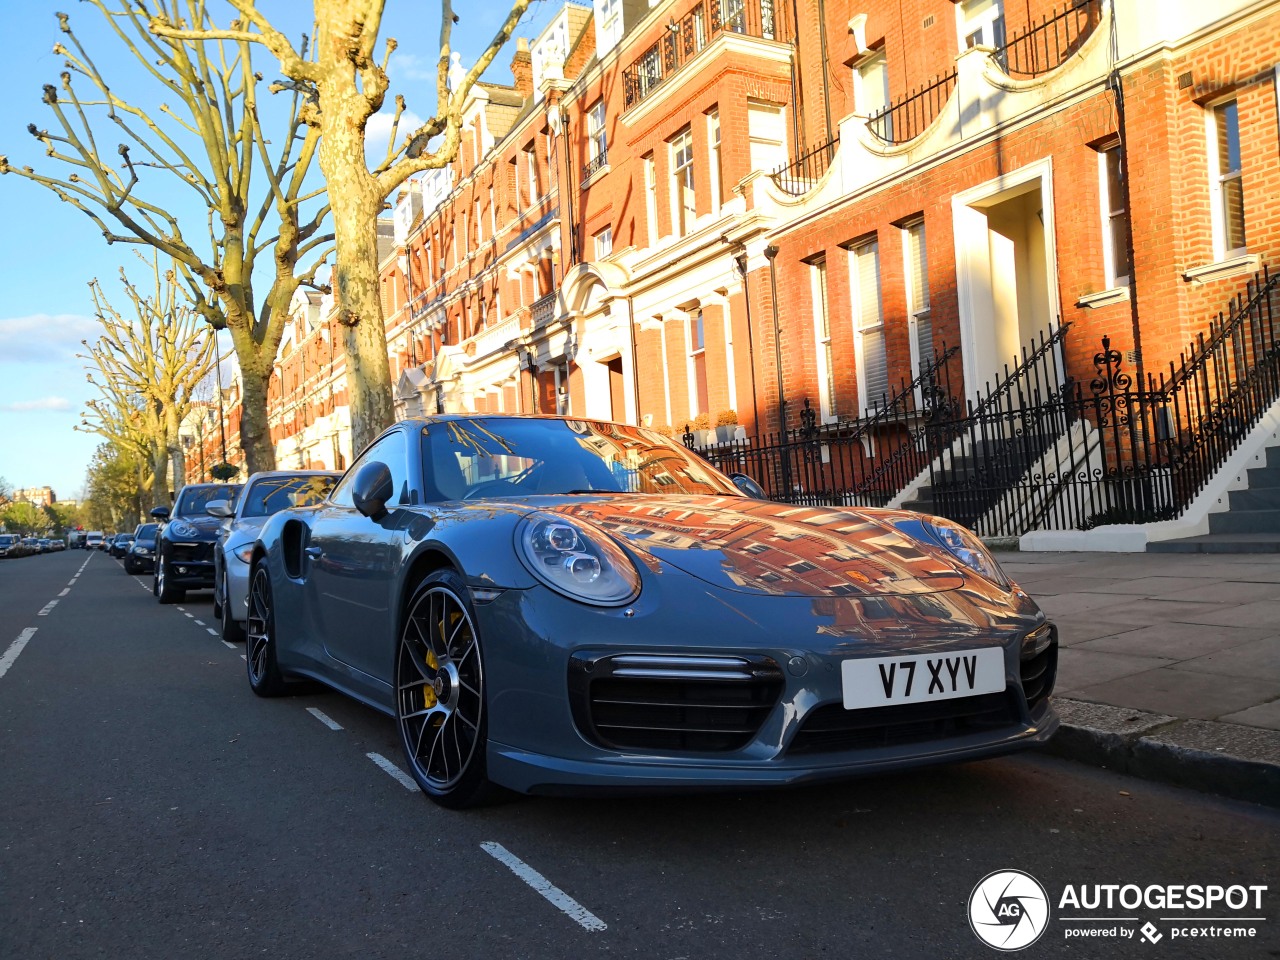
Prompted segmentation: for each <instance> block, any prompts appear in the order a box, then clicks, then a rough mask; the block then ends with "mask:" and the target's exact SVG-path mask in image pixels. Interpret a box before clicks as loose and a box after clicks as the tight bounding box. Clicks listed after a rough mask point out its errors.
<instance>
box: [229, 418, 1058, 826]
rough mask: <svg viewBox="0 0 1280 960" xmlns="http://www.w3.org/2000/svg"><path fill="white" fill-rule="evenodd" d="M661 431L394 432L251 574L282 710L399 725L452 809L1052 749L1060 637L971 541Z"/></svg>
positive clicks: (563, 422)
mask: <svg viewBox="0 0 1280 960" xmlns="http://www.w3.org/2000/svg"><path fill="white" fill-rule="evenodd" d="M750 489H755V490H758V487H756V488H752V487H751V486H750V485H749V484H748V482H747V478H745V477H741V478H735V477H727V476H725V475H724V474H722V473H720V472H719V471H718V470H716V469H715V468H713V467H712V466H711V465H710V464H708V463H706V462H705V461H703V460H701V459H700V458H698V457H697V456H696V455H694V454H693V453H691V452H690V451H689V450H687V449H685V448H684V446H683V445H681V444H679V443H676V442H673V441H671V440H669V439H667V438H664V437H662V436H660V435H658V434H656V433H654V432H652V431H648V430H645V429H643V428H641V427H634V426H627V425H624V424H615V423H604V422H596V421H588V420H581V419H570V418H560V417H517V416H510V415H502V414H493V415H471V416H453V415H451V416H440V417H431V418H426V419H417V420H407V421H403V422H401V423H398V424H396V425H394V426H393V427H391V428H390V429H389V430H387V431H386V432H385V433H383V434H382V436H380V437H379V438H378V439H377V440H375V441H374V442H373V443H372V444H371V445H370V446H369V447H368V448H367V449H366V450H365V451H364V452H363V453H362V454H361V455H360V456H359V457H358V458H357V459H356V461H355V462H354V463H353V465H352V467H351V469H350V470H348V471H347V472H346V473H345V474H344V475H343V477H342V479H341V480H340V481H339V483H338V485H337V486H336V487H335V488H334V490H333V492H332V493H331V494H330V495H329V497H328V499H327V500H326V501H325V502H324V503H322V504H320V505H318V506H314V507H303V508H294V509H288V510H282V511H280V512H279V513H277V514H276V515H275V516H273V517H271V518H270V519H269V520H268V521H267V522H266V524H265V526H264V527H263V529H262V533H261V534H260V536H259V546H258V547H257V548H256V549H255V554H254V563H253V573H252V579H251V581H250V592H249V619H248V626H247V635H248V637H247V645H246V651H245V653H246V664H247V672H248V680H249V685H250V687H251V688H252V689H253V691H254V692H255V693H257V694H258V695H260V696H275V695H281V694H284V693H286V692H288V681H289V680H290V679H294V678H310V679H314V680H319V681H321V682H323V683H325V684H328V685H329V686H331V687H334V688H336V689H338V690H340V691H342V692H344V693H346V694H348V695H349V696H352V697H354V698H356V699H358V700H360V701H362V702H364V703H366V704H369V705H370V706H373V707H374V708H376V709H379V710H382V711H384V712H386V713H387V714H388V715H390V716H391V717H392V718H394V721H395V723H396V727H397V731H398V733H399V738H400V743H401V747H402V749H403V751H404V757H405V760H406V763H407V769H408V771H409V772H410V773H411V775H412V776H413V778H414V780H415V781H416V782H417V783H418V785H419V786H420V787H421V788H422V790H423V792H424V793H426V794H427V795H428V796H429V797H430V798H431V799H433V800H434V801H436V802H437V803H439V804H441V805H443V806H448V807H463V806H468V805H471V804H474V803H477V802H480V801H482V800H483V799H484V797H485V796H486V794H488V793H489V792H490V788H491V787H493V786H495V785H496V786H500V787H506V788H509V789H513V790H516V791H519V792H524V793H571V792H578V791H583V792H596V791H601V790H608V789H610V788H612V789H617V790H628V789H630V790H635V789H641V790H650V791H656V790H667V791H677V790H693V789H708V788H718V789H735V788H742V787H752V788H761V787H768V786H776V787H782V786H788V785H794V784H808V783H817V782H821V781H830V780H840V779H847V778H852V777H857V776H862V775H866V774H874V773H881V772H886V771H898V770H904V769H909V768H913V767H920V766H925V765H929V764H937V763H946V762H957V761H967V760H975V759H979V758H983V757H991V756H997V755H1000V754H1005V753H1010V752H1014V751H1017V750H1023V749H1027V748H1030V747H1034V746H1037V745H1039V744H1042V743H1044V742H1045V741H1046V740H1048V739H1049V737H1050V736H1051V735H1052V734H1053V732H1054V731H1055V730H1056V729H1057V727H1058V718H1057V715H1056V714H1055V712H1054V710H1053V707H1052V705H1051V703H1050V701H1049V695H1050V693H1051V692H1052V689H1053V683H1054V678H1055V674H1056V668H1057V647H1058V644H1057V630H1056V628H1055V627H1054V625H1053V624H1052V623H1050V622H1049V621H1048V620H1047V619H1046V617H1045V615H1044V613H1043V612H1041V610H1040V608H1039V607H1037V606H1036V604H1035V602H1034V601H1032V600H1031V599H1030V598H1029V597H1028V596H1027V595H1026V594H1025V593H1024V592H1023V591H1022V590H1021V589H1019V588H1018V587H1017V585H1016V584H1014V583H1013V582H1012V581H1011V580H1009V578H1008V577H1007V576H1006V575H1005V574H1004V572H1003V571H1002V570H1001V569H1000V567H999V565H998V564H997V563H996V561H995V560H994V559H993V558H992V556H991V554H990V553H989V552H988V551H987V549H986V547H985V546H984V545H983V544H982V542H981V541H980V540H979V539H978V538H977V537H976V536H974V535H973V534H972V533H971V532H969V531H968V530H966V529H965V528H963V527H961V526H960V525H958V524H956V523H954V522H952V521H950V520H945V519H942V518H939V517H931V516H927V515H924V514H920V513H914V512H910V511H903V510H886V509H873V508H851V507H849V508H828V507H818V506H812V507H810V506H796V505H794V504H788V503H774V502H770V501H767V500H762V499H758V498H756V497H754V496H749V495H746V491H747V490H750Z"/></svg>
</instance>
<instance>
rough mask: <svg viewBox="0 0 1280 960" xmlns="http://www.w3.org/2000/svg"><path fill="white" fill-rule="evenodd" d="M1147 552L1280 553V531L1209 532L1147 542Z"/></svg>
mask: <svg viewBox="0 0 1280 960" xmlns="http://www.w3.org/2000/svg"><path fill="white" fill-rule="evenodd" d="M1147 553H1280V533H1208V534H1203V535H1201V536H1198V537H1183V538H1182V539H1181V540H1160V541H1157V542H1155V543H1148V544H1147Z"/></svg>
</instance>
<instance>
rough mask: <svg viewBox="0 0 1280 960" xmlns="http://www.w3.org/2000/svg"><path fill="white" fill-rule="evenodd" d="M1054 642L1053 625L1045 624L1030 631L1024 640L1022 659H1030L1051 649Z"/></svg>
mask: <svg viewBox="0 0 1280 960" xmlns="http://www.w3.org/2000/svg"><path fill="white" fill-rule="evenodd" d="M1052 642H1053V627H1051V626H1050V625H1049V624H1047V623H1046V624H1043V625H1041V626H1039V627H1036V628H1035V629H1034V630H1032V631H1031V632H1030V633H1028V634H1027V635H1026V636H1025V637H1024V638H1023V640H1022V659H1023V660H1030V659H1032V658H1033V657H1038V656H1040V654H1042V653H1044V652H1045V651H1046V650H1048V649H1049V644H1050V643H1052Z"/></svg>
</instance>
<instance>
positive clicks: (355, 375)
mask: <svg viewBox="0 0 1280 960" xmlns="http://www.w3.org/2000/svg"><path fill="white" fill-rule="evenodd" d="M331 82H333V81H331ZM321 101H322V102H323V103H325V104H336V105H337V107H336V109H338V110H339V112H340V114H342V115H341V116H337V117H334V116H330V117H327V118H326V124H325V135H324V138H323V139H322V140H321V141H320V168H321V170H322V171H323V172H324V176H325V182H326V184H327V186H328V189H329V202H330V203H331V204H332V205H333V235H334V243H335V247H336V255H335V261H336V262H335V265H334V294H335V296H336V299H337V307H338V320H339V322H340V323H341V324H342V329H343V344H344V346H345V347H346V355H347V356H346V359H347V396H348V399H349V403H350V405H351V453H352V456H353V457H354V456H359V455H360V451H361V450H363V449H364V448H365V447H366V446H367V445H368V444H370V443H372V442H373V441H374V440H375V439H377V436H378V434H380V433H381V432H382V431H383V430H385V429H386V428H387V427H389V426H391V424H392V423H394V422H395V406H394V403H393V399H392V395H391V365H390V363H389V362H388V360H387V334H386V326H385V323H384V320H383V316H382V296H381V290H380V288H379V285H378V227H377V223H378V215H379V214H381V213H382V205H383V201H384V200H385V199H386V198H385V197H380V196H378V195H377V191H376V189H374V184H373V180H372V178H371V177H370V176H369V172H368V168H367V167H366V165H365V157H364V137H363V136H362V131H363V124H364V120H363V118H361V117H360V116H359V105H358V104H357V103H355V102H354V98H349V99H348V100H346V101H345V102H343V99H342V96H341V93H340V92H335V93H334V94H332V95H331V96H330V97H329V98H328V99H326V98H325V97H324V96H323V95H322V97H321ZM344 108H345V109H344ZM329 109H330V107H328V106H326V110H329Z"/></svg>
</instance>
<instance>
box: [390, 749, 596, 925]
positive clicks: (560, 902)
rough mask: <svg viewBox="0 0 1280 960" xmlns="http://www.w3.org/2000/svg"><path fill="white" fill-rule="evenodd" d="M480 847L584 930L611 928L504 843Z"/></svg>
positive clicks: (486, 842) (485, 843)
mask: <svg viewBox="0 0 1280 960" xmlns="http://www.w3.org/2000/svg"><path fill="white" fill-rule="evenodd" d="M370 756H372V754H370ZM480 849H482V850H483V851H484V852H485V853H487V854H489V856H491V857H493V859H495V860H497V861H498V862H499V863H502V864H505V865H506V866H507V868H508V869H510V870H511V872H512V873H514V874H515V875H516V876H517V877H519V878H520V879H521V880H523V881H524V882H525V883H527V884H528V885H529V886H531V887H532V888H533V889H534V890H536V891H538V893H540V894H542V896H544V897H546V899H547V901H548V902H549V903H550V904H551V905H552V906H554V907H555V908H556V909H558V910H560V911H562V912H563V913H564V914H565V916H567V917H568V918H569V919H570V920H573V921H574V922H575V923H577V924H579V925H581V927H582V928H583V929H584V930H586V931H588V932H590V933H596V932H598V931H600V930H607V929H609V928H608V926H607V925H606V924H605V922H604V921H603V920H601V919H600V918H599V917H597V916H596V915H595V914H594V913H592V912H591V911H590V910H588V909H587V908H586V907H584V906H583V905H582V904H580V903H579V902H578V901H577V900H575V899H573V897H571V896H569V895H568V894H567V893H565V892H564V891H563V890H561V889H560V888H559V887H557V886H556V885H555V884H554V883H552V882H551V881H550V880H548V879H547V878H546V877H544V876H543V875H542V874H540V873H539V872H538V871H537V870H535V869H533V867H531V866H529V865H528V864H527V863H525V862H524V861H523V860H521V859H520V858H519V857H517V856H516V855H515V854H514V853H512V852H511V851H510V850H508V849H507V848H506V847H504V846H503V845H502V844H500V843H495V842H494V841H492V840H486V841H485V842H484V843H482V844H480Z"/></svg>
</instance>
